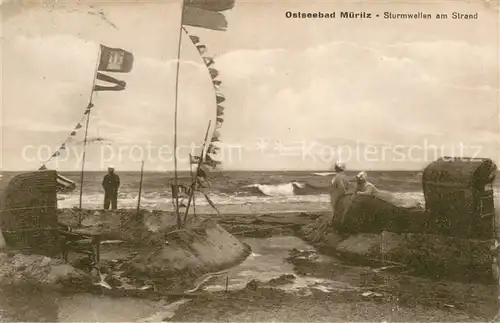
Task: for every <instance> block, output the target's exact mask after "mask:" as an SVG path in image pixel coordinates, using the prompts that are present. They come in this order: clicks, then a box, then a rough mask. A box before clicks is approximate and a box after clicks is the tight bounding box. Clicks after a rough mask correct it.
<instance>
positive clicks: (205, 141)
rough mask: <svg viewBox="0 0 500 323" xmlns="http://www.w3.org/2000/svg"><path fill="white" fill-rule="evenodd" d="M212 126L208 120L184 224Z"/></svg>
mask: <svg viewBox="0 0 500 323" xmlns="http://www.w3.org/2000/svg"><path fill="white" fill-rule="evenodd" d="M211 124H212V120H210V121H209V122H208V127H207V132H206V133H205V140H203V145H202V148H201V153H200V157H199V158H200V159H199V161H198V166H197V167H196V173H195V181H194V182H193V183H192V184H191V188H192V189H191V192H190V194H189V200H188V204H187V206H186V212H185V213H184V222H186V218H187V215H188V213H189V207H190V206H191V202H192V200H193V196H194V191H195V190H196V184H197V182H198V181H197V178H198V170H199V169H200V167H201V163H202V162H203V156H204V153H205V146H206V145H207V140H208V133H209V131H210V125H211Z"/></svg>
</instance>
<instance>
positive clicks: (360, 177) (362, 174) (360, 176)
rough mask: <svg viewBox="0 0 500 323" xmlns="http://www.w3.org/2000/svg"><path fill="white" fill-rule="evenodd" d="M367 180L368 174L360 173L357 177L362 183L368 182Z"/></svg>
mask: <svg viewBox="0 0 500 323" xmlns="http://www.w3.org/2000/svg"><path fill="white" fill-rule="evenodd" d="M367 178H368V174H366V172H360V173H359V174H358V175H356V179H358V180H361V181H366V179H367Z"/></svg>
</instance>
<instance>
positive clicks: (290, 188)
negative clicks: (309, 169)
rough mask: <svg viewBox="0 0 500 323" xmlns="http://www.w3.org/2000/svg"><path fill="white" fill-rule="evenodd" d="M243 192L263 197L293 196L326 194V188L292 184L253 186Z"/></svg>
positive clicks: (248, 186) (297, 183)
mask: <svg viewBox="0 0 500 323" xmlns="http://www.w3.org/2000/svg"><path fill="white" fill-rule="evenodd" d="M243 191H247V192H249V193H254V194H255V193H257V194H260V195H263V196H276V197H278V196H293V195H310V194H318V193H326V190H325V189H324V188H320V187H315V186H312V185H310V184H307V183H300V182H290V183H284V184H274V185H272V184H252V185H247V186H244V187H243Z"/></svg>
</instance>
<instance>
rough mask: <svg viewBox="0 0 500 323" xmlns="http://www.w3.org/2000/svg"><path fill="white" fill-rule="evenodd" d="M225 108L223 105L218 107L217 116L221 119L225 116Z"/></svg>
mask: <svg viewBox="0 0 500 323" xmlns="http://www.w3.org/2000/svg"><path fill="white" fill-rule="evenodd" d="M224 109H225V108H224V107H223V106H222V105H218V106H217V116H218V117H220V116H223V115H224Z"/></svg>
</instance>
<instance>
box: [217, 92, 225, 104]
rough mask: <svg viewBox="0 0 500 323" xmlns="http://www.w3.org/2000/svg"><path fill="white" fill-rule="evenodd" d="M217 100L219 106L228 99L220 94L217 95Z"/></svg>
mask: <svg viewBox="0 0 500 323" xmlns="http://www.w3.org/2000/svg"><path fill="white" fill-rule="evenodd" d="M215 99H216V100H217V104H220V103H222V102H224V101H226V98H225V97H224V96H223V95H222V94H220V93H217V95H215Z"/></svg>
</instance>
